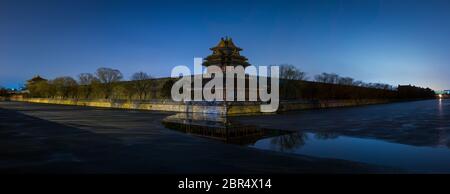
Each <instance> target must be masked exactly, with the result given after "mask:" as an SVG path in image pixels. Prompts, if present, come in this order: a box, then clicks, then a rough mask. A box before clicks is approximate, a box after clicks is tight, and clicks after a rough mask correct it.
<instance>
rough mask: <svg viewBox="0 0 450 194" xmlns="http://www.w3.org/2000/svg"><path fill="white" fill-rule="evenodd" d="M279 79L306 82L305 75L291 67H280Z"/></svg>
mask: <svg viewBox="0 0 450 194" xmlns="http://www.w3.org/2000/svg"><path fill="white" fill-rule="evenodd" d="M280 78H281V79H287V80H306V79H307V77H306V73H305V72H303V71H301V70H300V69H298V68H297V67H295V66H293V65H288V64H286V65H281V66H280Z"/></svg>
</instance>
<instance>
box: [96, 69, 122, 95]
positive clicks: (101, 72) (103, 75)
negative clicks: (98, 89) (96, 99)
mask: <svg viewBox="0 0 450 194" xmlns="http://www.w3.org/2000/svg"><path fill="white" fill-rule="evenodd" d="M95 74H96V75H97V78H98V79H99V80H100V83H102V86H103V90H104V94H105V98H109V97H110V96H111V94H112V91H113V88H114V84H115V83H116V82H118V81H120V80H122V78H123V75H122V73H121V72H120V71H119V70H117V69H111V68H105V67H102V68H98V69H97V72H96V73H95Z"/></svg>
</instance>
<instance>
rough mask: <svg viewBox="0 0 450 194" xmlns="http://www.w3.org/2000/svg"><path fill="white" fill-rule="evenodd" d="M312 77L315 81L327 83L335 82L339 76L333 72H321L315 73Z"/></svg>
mask: <svg viewBox="0 0 450 194" xmlns="http://www.w3.org/2000/svg"><path fill="white" fill-rule="evenodd" d="M314 79H315V80H316V81H317V82H322V83H329V84H337V83H338V80H339V76H338V75H337V74H335V73H322V74H320V75H316V76H315V77H314Z"/></svg>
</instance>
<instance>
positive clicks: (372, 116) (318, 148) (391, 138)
mask: <svg viewBox="0 0 450 194" xmlns="http://www.w3.org/2000/svg"><path fill="white" fill-rule="evenodd" d="M449 110H450V101H449V100H442V101H439V102H438V103H436V101H423V102H411V103H398V104H391V105H384V106H367V107H360V108H354V109H340V110H337V109H336V110H333V111H331V110H330V111H326V112H321V111H310V112H307V111H305V112H301V113H298V114H297V115H296V114H292V115H289V114H286V115H272V116H270V117H266V116H260V117H256V119H253V120H251V121H252V122H245V120H246V118H241V117H237V118H236V117H231V118H233V120H231V119H230V118H226V117H220V116H217V115H212V114H210V115H202V114H177V115H173V116H170V117H167V118H166V119H164V121H163V123H164V125H165V126H166V127H167V128H171V129H175V130H178V131H182V132H184V133H189V134H193V135H196V136H201V137H207V138H213V139H217V140H220V141H223V142H226V143H233V144H239V145H246V146H249V147H253V148H256V149H262V150H272V151H278V152H285V153H289V154H299V155H308V156H315V157H324V158H334V159H344V160H350V161H357V162H364V163H369V164H377V165H382V166H391V167H395V168H401V169H406V170H409V171H412V172H433V173H439V172H440V173H450V149H448V147H450V121H449V120H450V119H449V118H450V117H449V115H450V111H449ZM336 115H339V116H336ZM253 118H255V117H253ZM323 118H329V119H323ZM236 120H239V122H236ZM319 121H320V122H319ZM241 122H245V123H249V124H245V125H244V124H242V123H241ZM255 125H257V126H260V127H257V126H255ZM261 126H264V127H261ZM292 126H301V128H302V129H301V130H297V131H294V130H295V128H294V129H292V128H291V127H292ZM272 127H273V128H282V129H290V130H292V132H288V131H284V130H276V129H268V128H272Z"/></svg>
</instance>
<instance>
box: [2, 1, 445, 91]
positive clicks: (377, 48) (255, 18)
mask: <svg viewBox="0 0 450 194" xmlns="http://www.w3.org/2000/svg"><path fill="white" fill-rule="evenodd" d="M223 36H230V37H232V38H233V40H234V41H235V43H236V44H237V45H238V46H240V47H242V48H244V51H243V52H242V53H241V54H242V55H244V56H246V57H248V58H249V59H250V63H252V64H255V65H270V64H283V63H289V64H293V65H295V66H297V67H299V68H301V69H302V70H304V71H306V72H307V73H308V75H309V76H310V77H313V76H314V75H315V74H318V73H321V72H335V73H338V74H340V75H343V76H351V77H354V78H355V79H358V80H363V81H366V82H384V83H389V84H393V85H397V84H409V83H411V84H415V85H420V86H425V87H431V88H433V89H450V76H449V75H450V52H449V51H450V1H436V0H434V1H433V0H431V1H426V0H421V1H414V0H395V1H378V0H357V1H349V0H343V1H320V0H319V1H317V0H316V1H275V0H274V1H261V0H258V1H233V0H227V1H219V0H210V1H188V0H186V1H167V0H166V1H153V2H144V1H141V2H139V1H56V0H55V1H45V0H39V1H36V0H31V1H28V2H27V1H21V0H13V1H5V0H0V85H3V86H7V87H17V86H18V85H19V84H20V83H24V81H25V80H26V79H28V78H31V77H32V76H34V75H36V74H39V75H42V76H44V77H46V78H54V77H56V76H62V75H69V76H74V77H75V76H76V75H78V74H79V73H83V72H94V71H95V70H96V69H97V68H98V67H101V66H107V67H113V68H117V69H120V70H121V71H122V72H123V73H124V75H125V78H129V77H130V75H131V74H132V73H133V72H136V71H146V72H148V73H150V74H151V75H153V76H156V77H162V76H169V75H170V71H171V68H172V67H173V66H175V65H192V63H193V57H204V56H207V55H208V54H210V51H209V50H208V48H210V47H212V46H214V45H215V44H216V43H217V42H218V40H219V39H220V37H223Z"/></svg>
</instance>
